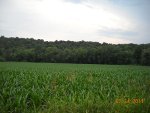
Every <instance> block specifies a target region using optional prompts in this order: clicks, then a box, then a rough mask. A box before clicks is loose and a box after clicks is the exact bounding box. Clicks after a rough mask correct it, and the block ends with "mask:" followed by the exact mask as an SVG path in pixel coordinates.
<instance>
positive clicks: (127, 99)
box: [115, 98, 145, 104]
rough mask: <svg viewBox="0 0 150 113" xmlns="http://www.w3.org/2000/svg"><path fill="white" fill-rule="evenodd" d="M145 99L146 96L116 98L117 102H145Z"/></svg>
mask: <svg viewBox="0 0 150 113" xmlns="http://www.w3.org/2000/svg"><path fill="white" fill-rule="evenodd" d="M144 101H145V99H144V98H132V99H131V98H126V99H119V98H117V99H116V100H115V103H116V104H143V103H144Z"/></svg>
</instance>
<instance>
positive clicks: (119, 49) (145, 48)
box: [0, 36, 150, 65]
mask: <svg viewBox="0 0 150 113" xmlns="http://www.w3.org/2000/svg"><path fill="white" fill-rule="evenodd" d="M0 61H27V62H51V63H85V64H138V65H150V43H148V44H132V43H130V44H108V43H105V42H104V43H99V42H86V41H79V42H74V41H57V40H56V41H54V42H52V41H44V40H41V39H38V40H35V39H33V38H18V37H9V38H7V37H5V36H1V37H0Z"/></svg>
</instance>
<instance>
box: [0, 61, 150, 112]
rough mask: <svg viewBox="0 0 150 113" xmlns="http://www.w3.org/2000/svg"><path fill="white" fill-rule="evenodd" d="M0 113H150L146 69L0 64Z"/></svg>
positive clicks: (149, 82) (149, 78)
mask: <svg viewBox="0 0 150 113" xmlns="http://www.w3.org/2000/svg"><path fill="white" fill-rule="evenodd" d="M0 113H150V67H148V66H147V67H146V66H133V65H95V64H55V63H25V62H1V63H0Z"/></svg>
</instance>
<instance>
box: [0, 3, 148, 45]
mask: <svg viewBox="0 0 150 113" xmlns="http://www.w3.org/2000/svg"><path fill="white" fill-rule="evenodd" d="M0 35H4V36H7V37H16V36H18V37H23V38H27V37H28V38H35V39H44V40H47V41H55V40H72V41H81V40H85V41H98V42H107V43H115V44H116V43H138V44H139V43H150V0H0Z"/></svg>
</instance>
